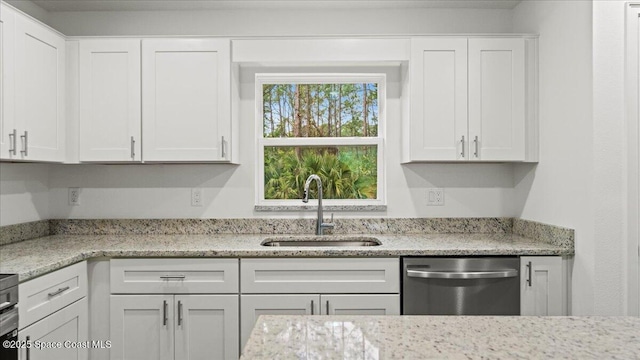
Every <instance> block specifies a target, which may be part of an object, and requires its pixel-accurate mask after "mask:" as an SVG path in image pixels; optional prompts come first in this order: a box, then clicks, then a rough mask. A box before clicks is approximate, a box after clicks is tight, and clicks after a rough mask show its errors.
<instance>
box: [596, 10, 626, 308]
mask: <svg viewBox="0 0 640 360" xmlns="http://www.w3.org/2000/svg"><path fill="white" fill-rule="evenodd" d="M624 34H625V2H624V1H622V0H618V1H595V2H594V3H593V125H594V127H593V134H594V152H593V154H594V204H596V207H595V223H594V225H595V228H594V236H595V239H596V241H595V255H596V256H595V259H594V260H595V263H594V274H595V278H594V281H595V283H596V284H598V286H597V288H596V291H595V296H594V312H595V313H597V314H603V315H620V314H624V313H625V311H626V310H627V308H626V300H627V297H626V296H624V293H625V290H626V284H627V282H626V280H627V274H626V273H627V271H625V270H626V269H627V266H628V264H627V261H628V260H629V258H628V257H627V256H626V249H627V237H626V236H627V234H626V231H625V228H626V224H627V218H626V208H627V202H626V201H627V191H626V178H627V174H626V171H627V162H626V160H627V158H626V149H627V148H626V145H627V144H626V130H627V125H626V123H625V116H624V106H625V100H624V96H625V94H624V85H625V83H624V72H625V59H624V54H625V51H624V49H625V41H624V39H625V37H624Z"/></svg>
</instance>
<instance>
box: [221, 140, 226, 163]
mask: <svg viewBox="0 0 640 360" xmlns="http://www.w3.org/2000/svg"><path fill="white" fill-rule="evenodd" d="M221 147H222V157H223V158H224V157H225V156H226V151H224V150H225V149H224V136H223V137H222V146H221Z"/></svg>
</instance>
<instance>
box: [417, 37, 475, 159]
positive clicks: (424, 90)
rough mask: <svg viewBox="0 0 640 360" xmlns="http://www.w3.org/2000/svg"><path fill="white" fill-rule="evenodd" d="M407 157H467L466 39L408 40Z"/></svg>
mask: <svg viewBox="0 0 640 360" xmlns="http://www.w3.org/2000/svg"><path fill="white" fill-rule="evenodd" d="M410 124H411V125H410V135H409V136H410V138H411V142H410V144H411V145H410V160H413V161H421V160H436V161H437V160H467V159H468V146H467V143H468V138H467V39H426V38H423V39H421V38H415V39H412V40H411V119H410Z"/></svg>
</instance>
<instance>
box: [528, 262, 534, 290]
mask: <svg viewBox="0 0 640 360" xmlns="http://www.w3.org/2000/svg"><path fill="white" fill-rule="evenodd" d="M532 270H533V269H532V268H531V261H529V263H527V272H528V273H529V274H528V275H527V284H528V285H529V287H531V273H532Z"/></svg>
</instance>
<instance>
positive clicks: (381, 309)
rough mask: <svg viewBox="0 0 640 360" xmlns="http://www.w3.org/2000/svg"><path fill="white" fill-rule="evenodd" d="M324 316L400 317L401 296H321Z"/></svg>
mask: <svg viewBox="0 0 640 360" xmlns="http://www.w3.org/2000/svg"><path fill="white" fill-rule="evenodd" d="M320 307H321V309H320V311H321V313H322V314H323V315H400V295H398V294H393V295H388V294H385V295H321V296H320Z"/></svg>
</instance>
